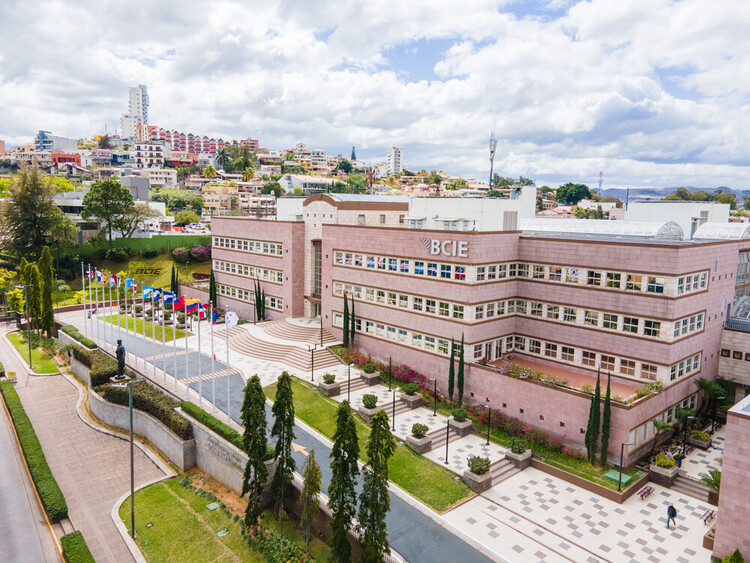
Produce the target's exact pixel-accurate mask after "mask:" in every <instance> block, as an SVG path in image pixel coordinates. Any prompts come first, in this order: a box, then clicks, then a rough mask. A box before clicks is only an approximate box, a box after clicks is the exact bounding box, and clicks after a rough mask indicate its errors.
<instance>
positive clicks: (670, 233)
mask: <svg viewBox="0 0 750 563" xmlns="http://www.w3.org/2000/svg"><path fill="white" fill-rule="evenodd" d="M519 227H520V229H521V230H522V231H524V234H527V233H540V232H541V233H560V234H584V235H606V236H614V237H637V238H648V239H656V240H664V241H681V240H683V238H684V233H683V232H682V228H681V227H680V226H679V225H678V224H677V223H675V222H674V221H653V222H652V221H610V220H607V219H521V220H520V221H519Z"/></svg>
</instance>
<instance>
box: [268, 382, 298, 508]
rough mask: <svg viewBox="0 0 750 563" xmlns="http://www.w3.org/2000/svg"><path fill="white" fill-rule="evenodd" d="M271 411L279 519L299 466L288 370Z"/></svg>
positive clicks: (278, 387)
mask: <svg viewBox="0 0 750 563" xmlns="http://www.w3.org/2000/svg"><path fill="white" fill-rule="evenodd" d="M271 412H273V426H272V427H271V437H272V438H276V448H275V450H274V458H275V459H276V461H277V462H278V465H277V466H276V472H275V473H274V474H273V480H272V481H271V492H272V493H273V496H274V497H275V499H276V506H277V509H278V513H279V519H281V515H282V512H283V510H284V498H285V497H287V496H289V494H290V493H291V492H292V472H293V471H294V470H295V469H296V468H297V464H296V463H295V461H294V458H293V457H292V440H293V439H294V397H293V396H292V378H291V377H290V376H289V374H288V373H287V372H283V373H282V374H281V377H279V381H278V383H277V384H276V398H275V399H274V403H273V407H272V408H271Z"/></svg>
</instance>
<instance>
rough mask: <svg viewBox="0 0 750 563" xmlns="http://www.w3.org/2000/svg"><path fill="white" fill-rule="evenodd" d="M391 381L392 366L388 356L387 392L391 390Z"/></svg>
mask: <svg viewBox="0 0 750 563" xmlns="http://www.w3.org/2000/svg"><path fill="white" fill-rule="evenodd" d="M391 381H393V364H392V363H391V357H390V356H388V391H390V390H391Z"/></svg>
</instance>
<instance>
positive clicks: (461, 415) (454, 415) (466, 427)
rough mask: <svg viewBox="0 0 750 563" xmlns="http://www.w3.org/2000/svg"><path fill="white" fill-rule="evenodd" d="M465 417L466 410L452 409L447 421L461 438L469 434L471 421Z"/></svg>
mask: <svg viewBox="0 0 750 563" xmlns="http://www.w3.org/2000/svg"><path fill="white" fill-rule="evenodd" d="M466 415H467V412H466V409H453V410H452V411H451V418H449V419H448V425H449V426H450V427H451V428H452V429H453V431H454V432H456V433H457V434H458V435H459V436H461V437H464V436H467V435H469V434H471V420H468V419H467V418H466Z"/></svg>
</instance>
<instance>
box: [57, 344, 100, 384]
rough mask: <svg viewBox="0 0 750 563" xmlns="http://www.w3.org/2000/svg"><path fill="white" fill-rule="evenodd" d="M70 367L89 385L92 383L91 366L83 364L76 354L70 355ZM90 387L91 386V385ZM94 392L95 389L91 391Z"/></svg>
mask: <svg viewBox="0 0 750 563" xmlns="http://www.w3.org/2000/svg"><path fill="white" fill-rule="evenodd" d="M60 334H63V333H62V332H61V333H60ZM70 369H71V370H72V371H73V373H74V374H76V375H77V376H78V377H79V378H80V379H81V380H82V381H83V382H84V383H86V385H87V386H90V385H91V376H90V375H89V371H90V370H89V368H87V367H86V366H85V365H83V364H82V363H81V362H79V361H78V360H76V358H75V356H71V357H70ZM89 389H90V387H89ZM90 392H91V393H93V391H90Z"/></svg>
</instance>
